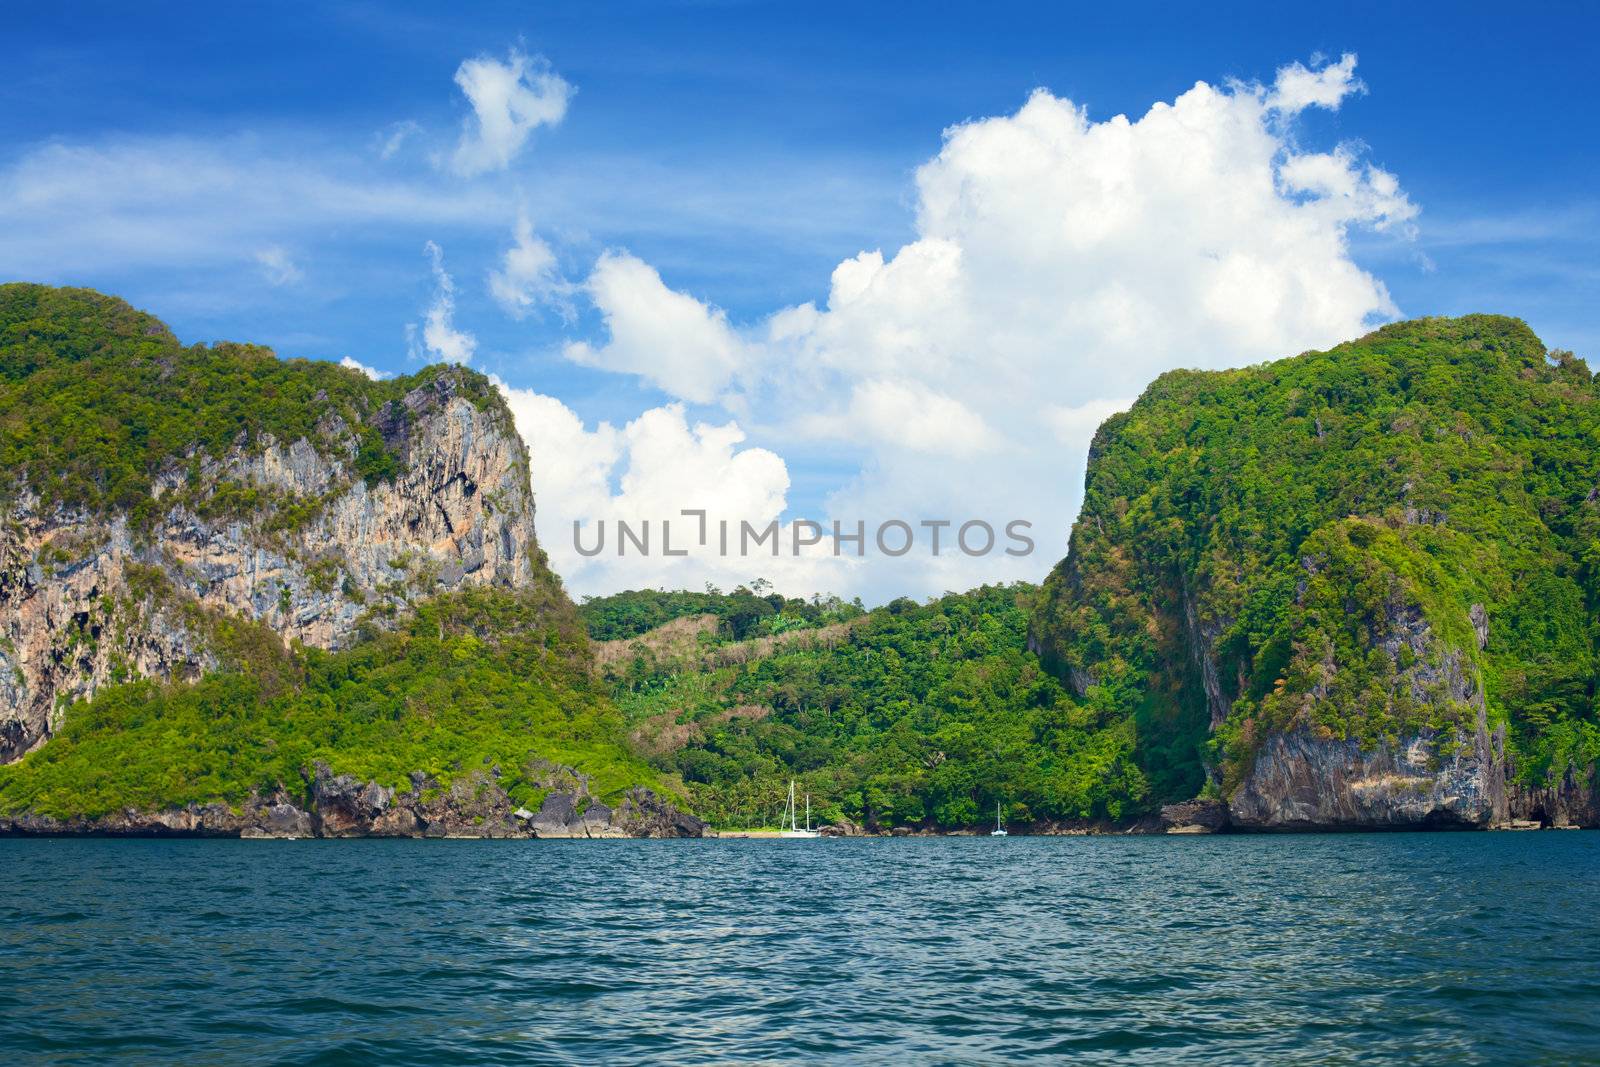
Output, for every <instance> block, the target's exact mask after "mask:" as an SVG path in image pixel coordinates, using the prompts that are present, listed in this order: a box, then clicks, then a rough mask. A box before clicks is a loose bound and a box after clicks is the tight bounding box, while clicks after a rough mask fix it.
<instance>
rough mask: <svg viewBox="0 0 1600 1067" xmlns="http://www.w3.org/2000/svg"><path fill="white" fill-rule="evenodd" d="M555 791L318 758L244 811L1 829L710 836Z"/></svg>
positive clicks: (648, 801)
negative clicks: (298, 780) (395, 774)
mask: <svg viewBox="0 0 1600 1067" xmlns="http://www.w3.org/2000/svg"><path fill="white" fill-rule="evenodd" d="M550 770H551V775H550V777H551V780H552V781H559V782H561V783H562V785H563V786H564V788H565V789H567V790H570V791H560V792H558V791H551V792H550V793H548V794H547V795H546V796H545V799H544V803H543V804H542V805H541V806H540V808H539V811H538V812H537V813H534V812H530V811H528V810H527V809H526V808H517V807H515V806H514V805H513V804H512V802H511V799H510V798H509V797H508V796H506V793H505V791H504V790H503V789H501V788H500V787H499V785H498V784H497V783H496V775H495V773H494V772H493V770H492V769H491V770H490V771H487V772H485V771H475V772H473V773H471V774H468V775H463V776H461V777H458V778H456V779H455V780H454V781H452V782H451V783H450V785H449V786H448V787H441V786H440V785H439V783H437V782H435V781H433V780H432V779H431V778H428V777H427V776H426V775H422V774H414V775H412V777H411V788H410V789H408V790H407V791H405V792H398V791H396V790H395V789H392V788H388V787H385V786H381V785H379V784H378V783H376V782H363V781H361V780H360V779H358V778H354V777H352V776H350V775H335V774H333V772H332V771H331V770H329V768H328V766H327V765H326V764H323V763H318V764H317V765H316V766H315V767H314V768H312V770H311V771H310V773H309V774H308V775H307V777H306V781H305V783H304V794H303V796H299V797H292V796H290V795H289V794H287V793H284V792H282V791H279V792H276V793H274V794H272V795H271V796H255V797H251V798H250V799H249V800H248V801H246V802H245V803H243V804H241V805H239V806H238V807H237V808H232V807H229V806H228V805H226V804H202V805H190V806H189V807H186V808H180V809H176V810H170V811H159V812H141V811H134V810H125V811H120V812H116V813H113V814H111V815H105V816H101V817H99V818H94V819H65V820H63V819H52V818H48V817H44V816H39V815H33V814H28V813H22V814H17V815H11V816H6V815H0V834H38V835H49V834H104V835H109V836H144V837H149V836H166V835H175V836H188V837H255V838H260V837H287V838H294V837H474V838H508V837H521V838H530V837H551V838H602V837H701V836H704V834H705V824H704V823H703V822H701V821H700V820H699V819H696V818H694V817H693V816H691V815H686V814H684V813H683V812H680V811H678V810H677V809H676V808H674V807H673V806H672V805H671V804H670V803H668V802H667V801H665V800H663V799H662V798H660V797H658V796H657V795H656V794H655V793H653V792H651V791H650V790H648V789H644V788H635V789H632V790H630V791H629V792H628V793H627V794H626V795H625V796H624V797H623V799H622V802H621V803H619V804H618V805H617V806H616V807H615V808H612V807H608V806H607V805H605V804H602V803H601V802H600V801H598V800H596V799H594V798H593V797H592V796H590V794H589V793H588V789H587V779H586V778H585V777H584V776H583V775H581V774H579V773H578V772H577V771H574V770H572V769H571V768H568V767H552V768H550Z"/></svg>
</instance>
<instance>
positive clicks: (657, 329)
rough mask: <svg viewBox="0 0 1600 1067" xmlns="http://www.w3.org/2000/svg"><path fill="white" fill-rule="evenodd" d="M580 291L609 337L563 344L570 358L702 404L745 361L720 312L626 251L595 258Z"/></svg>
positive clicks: (741, 344) (740, 344)
mask: <svg viewBox="0 0 1600 1067" xmlns="http://www.w3.org/2000/svg"><path fill="white" fill-rule="evenodd" d="M584 288H585V291H586V292H587V293H588V295H589V297H590V299H591V300H593V301H594V304H595V306H596V307H597V308H599V309H600V312H601V314H602V315H603V316H604V317H605V323H606V328H607V330H608V331H609V333H610V335H611V337H610V340H609V341H607V342H606V343H605V344H604V345H601V346H600V347H599V348H595V347H593V346H591V345H589V344H587V343H585V342H575V343H573V344H569V345H568V346H567V347H566V350H565V354H566V357H567V358H568V359H570V360H572V361H573V362H574V363H581V364H583V365H584V366H589V367H600V368H603V369H605V370H610V371H624V372H627V373H630V374H637V375H639V376H641V377H643V378H646V379H648V380H649V381H650V382H652V383H653V384H655V385H656V386H658V387H660V388H661V389H663V390H665V391H666V392H668V393H670V394H672V395H673V396H675V397H680V398H682V399H684V400H689V401H693V402H694V403H698V404H706V403H710V402H711V401H713V400H715V399H716V398H717V394H718V393H719V392H720V391H721V390H722V389H723V388H724V387H725V386H726V385H727V384H728V382H729V380H730V379H731V378H732V376H733V375H734V373H735V372H736V371H738V370H739V369H740V368H741V366H743V365H744V364H746V362H747V358H746V357H747V353H748V349H747V347H746V345H745V343H744V342H743V341H742V340H741V339H740V338H739V337H738V335H737V334H735V333H734V331H733V329H732V327H730V326H729V325H728V318H727V316H726V315H724V314H723V313H722V311H720V310H719V309H717V308H713V307H709V306H707V305H705V304H702V303H701V302H700V301H698V300H696V299H695V298H694V297H692V296H689V295H688V294H686V293H680V292H677V291H676V290H673V289H669V288H667V286H666V284H665V283H664V282H663V281H662V280H661V275H660V274H658V273H656V270H655V268H653V267H651V266H650V265H649V264H647V263H645V262H643V261H642V260H639V259H637V258H635V257H633V256H631V255H628V254H626V253H617V252H607V253H606V254H604V255H602V256H601V257H600V260H599V262H598V263H596V264H595V268H594V271H593V273H591V274H590V275H589V279H588V281H587V282H585V283H584Z"/></svg>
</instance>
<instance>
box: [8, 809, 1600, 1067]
mask: <svg viewBox="0 0 1600 1067" xmlns="http://www.w3.org/2000/svg"><path fill="white" fill-rule="evenodd" d="M1066 1061H1071V1062H1073V1063H1088V1064H1098V1063H1108V1064H1110V1063H1115V1064H1145V1063H1150V1064H1188V1063H1193V1064H1207V1065H1216V1064H1235V1063H1270V1064H1299V1063H1305V1064H1313V1063H1314V1064H1342V1063H1352V1064H1353V1063H1377V1064H1400V1063H1418V1064H1457V1063H1461V1064H1466V1063H1484V1064H1509V1063H1517V1064H1532V1063H1548V1064H1570V1063H1600V833H1593V832H1582V831H1575V832H1556V831H1544V832H1527V833H1435V834H1422V833H1418V834H1410V833H1393V834H1344V835H1332V834H1330V835H1285V836H1259V837H1252V836H1220V837H1204V836H1179V837H1026V836H1021V835H1016V836H1012V837H1009V838H989V837H942V838H894V839H819V840H801V841H795V840H727V839H722V840H692V841H532V840H519V841H452V840H347V841H322V840H311V841H239V840H195V839H96V838H57V839H38V838H15V839H3V840H0V1063H6V1064H72V1065H79V1064H100V1063H117V1064H125V1063H126V1064H174V1063H197V1064H479V1063H483V1064H499V1063H516V1064H526V1063H535V1064H544V1063H550V1064H560V1063H572V1064H600V1063H618V1064H636V1063H683V1064H717V1063H728V1064H764V1063H772V1064H791V1063H792V1064H815V1063H863V1064H891V1063H929V1064H945V1063H952V1064H953V1063H996V1064H1003V1063H1023V1062H1066Z"/></svg>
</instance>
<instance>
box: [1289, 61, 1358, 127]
mask: <svg viewBox="0 0 1600 1067" xmlns="http://www.w3.org/2000/svg"><path fill="white" fill-rule="evenodd" d="M1366 91H1367V87H1366V86H1365V85H1364V84H1362V82H1361V80H1360V79H1359V78H1357V77H1356V57H1355V54H1354V53H1353V52H1346V53H1345V54H1344V56H1343V57H1342V58H1340V60H1339V62H1337V63H1327V64H1324V65H1323V66H1322V67H1320V68H1318V69H1316V70H1312V69H1309V68H1307V67H1306V66H1305V65H1303V64H1301V63H1298V62H1296V63H1290V64H1289V65H1288V66H1286V67H1279V68H1278V77H1277V79H1276V80H1275V81H1274V82H1273V85H1272V91H1271V92H1270V93H1268V94H1267V107H1269V108H1271V109H1272V110H1274V111H1278V112H1281V113H1283V114H1285V115H1294V114H1298V113H1299V112H1301V111H1304V110H1305V109H1306V108H1308V107H1325V108H1330V109H1337V108H1338V106H1339V105H1340V104H1341V103H1342V102H1343V101H1344V98H1345V97H1346V96H1349V95H1350V94H1351V93H1364V92H1366Z"/></svg>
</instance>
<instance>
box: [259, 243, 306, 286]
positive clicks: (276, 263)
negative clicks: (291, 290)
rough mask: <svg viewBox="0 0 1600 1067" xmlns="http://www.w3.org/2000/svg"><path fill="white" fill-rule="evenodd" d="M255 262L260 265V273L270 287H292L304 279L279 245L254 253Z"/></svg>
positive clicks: (297, 267)
mask: <svg viewBox="0 0 1600 1067" xmlns="http://www.w3.org/2000/svg"><path fill="white" fill-rule="evenodd" d="M256 262H257V263H259V264H260V265H261V273H262V275H263V276H265V278H266V279H267V281H268V282H269V283H270V284H272V285H293V284H294V283H295V282H298V281H300V280H302V279H303V278H305V272H304V271H302V270H301V269H300V268H299V266H298V265H296V263H295V261H294V260H293V259H291V258H290V257H289V253H288V252H287V251H285V250H284V249H283V248H282V247H281V246H279V245H271V246H269V247H267V248H263V249H261V251H259V252H257V253H256Z"/></svg>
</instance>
